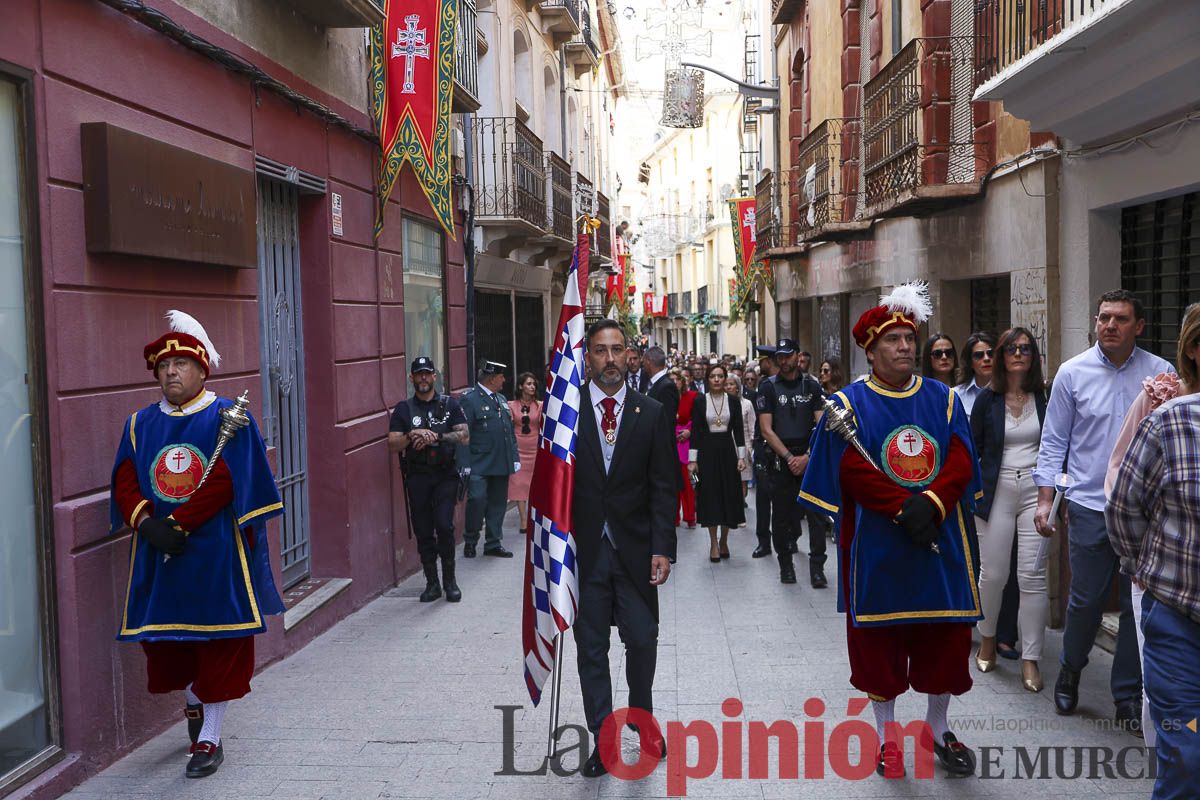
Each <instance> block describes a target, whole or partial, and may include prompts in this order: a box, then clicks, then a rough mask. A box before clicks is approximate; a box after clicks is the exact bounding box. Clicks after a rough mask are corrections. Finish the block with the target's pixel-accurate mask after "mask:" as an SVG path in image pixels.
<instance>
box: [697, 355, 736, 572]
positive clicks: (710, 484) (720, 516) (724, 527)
mask: <svg viewBox="0 0 1200 800" xmlns="http://www.w3.org/2000/svg"><path fill="white" fill-rule="evenodd" d="M727 377H729V376H728V373H727V372H726V370H725V367H723V366H721V365H720V364H713V365H712V366H710V367H709V368H708V374H707V375H705V385H706V387H707V388H708V391H706V392H705V393H704V394H702V395H700V396H699V397H697V398H696V403H695V405H694V406H692V438H691V448H690V450H689V452H688V474H689V477H692V478H693V479H698V480H699V484H698V485H697V487H696V521H697V522H698V523H699V524H700V525H703V526H705V527H707V528H708V536H709V545H710V547H709V554H708V560H709V561H720V560H721V559H722V558H729V529H730V528H736V527H739V526H741V525H745V524H746V511H745V504H744V502H743V500H742V477H741V472H742V470H743V469H745V467H746V460H745V459H746V437H745V435H744V433H743V431H742V424H741V423H742V406H741V400H739V399H738V398H737V397H736V396H732V395H729V394H727V393H726V392H725V379H726V378H727ZM717 528H720V529H721V538H720V541H718V540H717Z"/></svg>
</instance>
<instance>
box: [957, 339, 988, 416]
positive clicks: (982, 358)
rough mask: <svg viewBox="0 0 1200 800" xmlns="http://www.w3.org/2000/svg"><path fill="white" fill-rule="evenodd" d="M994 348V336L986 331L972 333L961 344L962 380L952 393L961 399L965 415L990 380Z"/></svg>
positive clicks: (968, 413) (968, 414)
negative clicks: (964, 342) (963, 343)
mask: <svg viewBox="0 0 1200 800" xmlns="http://www.w3.org/2000/svg"><path fill="white" fill-rule="evenodd" d="M995 350H996V337H995V336H993V335H992V334H990V333H988V332H987V331H976V332H975V333H972V334H971V335H970V336H968V337H967V343H966V345H964V346H963V353H962V380H961V382H960V383H959V384H958V385H957V386H955V387H954V393H955V394H956V395H958V399H959V400H962V404H963V408H964V409H965V410H966V412H967V416H970V415H971V410H972V409H973V408H974V407H975V400H976V399H977V398H978V397H979V393H980V392H982V391H983V390H984V389H986V388H987V387H988V384H989V383H991V381H992V369H993V367H994V365H995V362H994V361H993V357H994V356H995Z"/></svg>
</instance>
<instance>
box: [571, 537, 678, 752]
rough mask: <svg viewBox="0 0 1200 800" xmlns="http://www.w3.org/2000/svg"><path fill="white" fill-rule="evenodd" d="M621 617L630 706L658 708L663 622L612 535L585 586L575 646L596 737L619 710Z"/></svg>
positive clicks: (648, 709)
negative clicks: (615, 650)
mask: <svg viewBox="0 0 1200 800" xmlns="http://www.w3.org/2000/svg"><path fill="white" fill-rule="evenodd" d="M614 619H615V620H616V623H617V630H618V631H619V632H620V634H621V641H622V642H624V643H625V680H626V682H627V683H628V684H629V707H630V708H641V709H644V710H645V711H646V712H647V713H651V714H652V713H654V701H653V699H652V691H653V688H654V668H655V666H656V664H657V661H658V622H657V621H656V620H655V619H654V613H653V612H652V611H651V610H650V606H649V605H647V604H646V601H645V599H644V598H643V597H642V595H641V593H640V592H638V589H637V585H636V584H635V583H634V579H633V578H632V577H631V576H630V575H629V573H628V572H627V571H626V570H625V567H624V566H622V564H621V561H620V559H619V558H618V557H617V553H616V551H615V550H613V548H612V545H610V544H609V543H608V541H607V540H605V541H602V542H600V544H599V546H597V548H596V562H595V563H594V564H592V565H591V567H590V569H588V570H587V573H586V576H585V577H584V580H583V582H582V584H581V585H580V587H579V611H578V612H577V613H576V616H575V625H574V631H575V650H576V657H577V661H578V664H579V687H580V689H581V691H582V693H583V713H584V716H585V718H586V719H587V727H588V730H589V731H590V732H591V734H592V738H593V739H597V738H598V737H599V735H600V726H601V725H603V724H604V720H605V719H607V718H608V716H609V714H611V713H612V710H613V699H612V676H611V675H610V674H609V670H608V646H609V642H610V640H611V636H612V631H611V626H612V623H613V620H614Z"/></svg>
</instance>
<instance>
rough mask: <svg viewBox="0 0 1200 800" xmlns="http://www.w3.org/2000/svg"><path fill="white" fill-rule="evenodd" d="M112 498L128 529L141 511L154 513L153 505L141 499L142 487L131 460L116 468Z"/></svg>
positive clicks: (126, 460)
mask: <svg viewBox="0 0 1200 800" xmlns="http://www.w3.org/2000/svg"><path fill="white" fill-rule="evenodd" d="M113 497H114V498H115V499H116V501H117V508H119V509H121V518H122V519H124V520H125V522H126V524H127V525H129V527H131V528H132V527H133V522H134V518H135V517H136V516H137V515H138V514H140V513H141V512H142V511H143V510H145V511H147V512H149V513H150V514H153V513H154V504H153V503H151V502H150V501H149V500H147V499H146V498H144V497H142V487H141V486H140V485H139V484H138V479H137V467H135V466H133V460H132V459H128V458H127V459H125V460H124V461H122V462H121V466H119V467H117V480H116V482H115V483H114V484H113Z"/></svg>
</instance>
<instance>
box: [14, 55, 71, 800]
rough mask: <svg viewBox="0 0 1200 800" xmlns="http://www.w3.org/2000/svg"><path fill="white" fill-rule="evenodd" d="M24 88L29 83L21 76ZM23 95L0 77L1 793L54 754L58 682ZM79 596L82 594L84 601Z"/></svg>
mask: <svg viewBox="0 0 1200 800" xmlns="http://www.w3.org/2000/svg"><path fill="white" fill-rule="evenodd" d="M26 86H27V84H26ZM26 100H27V97H26V96H24V92H23V91H22V89H21V88H20V87H18V86H17V85H16V84H14V83H10V82H9V81H7V80H4V79H3V77H2V76H0V510H2V512H3V513H0V795H3V794H7V790H8V789H10V788H12V787H13V786H15V785H17V784H19V783H21V782H23V781H24V780H26V779H28V778H29V777H30V776H31V775H32V774H33V773H34V772H36V771H37V770H38V769H39V768H41V767H43V766H44V765H45V764H46V763H47V762H48V760H49V759H50V757H51V756H52V755H53V754H54V753H55V752H56V750H57V748H56V746H55V738H56V735H57V733H56V720H57V719H58V718H59V714H58V713H56V712H55V711H54V709H53V704H54V687H55V686H56V685H57V680H56V678H55V677H54V674H53V673H54V669H53V658H52V653H53V647H52V646H51V643H52V641H53V637H52V635H51V630H52V628H51V627H50V626H51V619H52V613H51V611H50V609H49V608H47V603H48V602H49V598H50V597H52V596H53V592H52V591H51V590H50V589H49V584H50V580H51V579H50V576H51V575H52V572H51V569H52V565H53V563H54V558H53V552H52V549H53V548H52V545H51V544H50V542H49V539H50V537H49V532H50V528H49V522H48V519H47V511H46V504H45V503H44V502H43V493H44V492H45V491H46V486H47V485H48V483H49V480H48V477H47V475H46V472H47V469H46V467H47V465H46V462H45V458H46V453H47V448H46V442H45V436H44V433H43V430H44V428H45V425H46V414H45V401H44V399H42V397H41V387H42V386H43V385H44V379H43V378H42V377H41V369H40V367H39V364H38V360H37V359H38V355H37V354H38V353H39V352H40V351H41V347H40V345H39V344H38V339H39V338H40V337H38V336H37V335H36V333H35V331H36V330H37V329H38V327H39V325H40V323H39V322H38V319H37V318H38V315H37V313H36V311H37V309H38V308H40V302H38V301H37V300H36V298H37V297H38V296H39V292H38V291H37V281H39V280H40V275H39V274H38V273H37V272H35V271H34V269H33V265H32V263H31V258H30V246H31V241H36V237H33V236H31V235H30V232H29V223H28V222H27V219H28V218H29V216H30V215H33V214H36V213H37V212H36V209H31V208H28V207H27V206H26V204H25V199H26V198H27V197H29V193H27V192H26V191H25V186H26V172H25V168H26V166H27V165H32V164H33V163H34V161H33V159H31V158H30V157H29V154H28V153H27V151H26V149H25V147H26V145H25V142H24V137H23V134H24V133H25V131H26V130H27V128H26V125H25V114H24V112H25V110H26V109H27V108H28V107H29V106H28V104H27V102H26ZM83 602H85V601H83Z"/></svg>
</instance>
